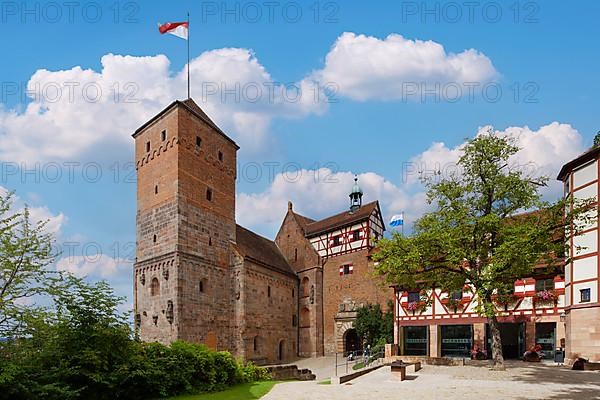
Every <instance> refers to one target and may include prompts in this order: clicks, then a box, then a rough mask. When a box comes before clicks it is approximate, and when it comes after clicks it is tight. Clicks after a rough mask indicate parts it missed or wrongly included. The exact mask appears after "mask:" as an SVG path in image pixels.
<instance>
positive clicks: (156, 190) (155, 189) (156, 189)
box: [154, 185, 158, 194]
mask: <svg viewBox="0 0 600 400" xmlns="http://www.w3.org/2000/svg"><path fill="white" fill-rule="evenodd" d="M154 194H158V185H154Z"/></svg>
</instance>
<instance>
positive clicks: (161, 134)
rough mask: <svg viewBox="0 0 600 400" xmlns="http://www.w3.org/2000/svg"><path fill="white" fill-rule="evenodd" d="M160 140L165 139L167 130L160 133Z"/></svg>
mask: <svg viewBox="0 0 600 400" xmlns="http://www.w3.org/2000/svg"><path fill="white" fill-rule="evenodd" d="M160 140H162V141H163V142H164V141H165V140H167V130H166V129H165V130H163V131H162V132H161V133H160Z"/></svg>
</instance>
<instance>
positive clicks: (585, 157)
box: [556, 146, 600, 181]
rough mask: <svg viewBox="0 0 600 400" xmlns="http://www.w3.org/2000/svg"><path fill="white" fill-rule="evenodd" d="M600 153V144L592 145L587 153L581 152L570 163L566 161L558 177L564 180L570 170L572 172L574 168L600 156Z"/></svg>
mask: <svg viewBox="0 0 600 400" xmlns="http://www.w3.org/2000/svg"><path fill="white" fill-rule="evenodd" d="M599 154H600V146H595V147H592V148H591V149H589V150H587V151H586V152H585V153H583V154H581V155H580V156H578V157H577V158H575V159H573V160H571V161H569V162H568V163H566V164H565V165H563V167H562V168H561V169H560V172H559V173H558V176H557V177H556V179H558V180H559V181H564V180H565V178H566V177H567V174H568V173H569V172H571V171H572V170H573V169H574V168H576V167H578V166H580V165H582V164H585V163H587V162H588V161H592V160H595V159H596V158H598V155H599Z"/></svg>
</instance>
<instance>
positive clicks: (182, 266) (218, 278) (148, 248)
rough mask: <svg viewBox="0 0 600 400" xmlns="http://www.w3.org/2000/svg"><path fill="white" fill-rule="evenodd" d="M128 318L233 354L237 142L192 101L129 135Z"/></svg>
mask: <svg viewBox="0 0 600 400" xmlns="http://www.w3.org/2000/svg"><path fill="white" fill-rule="evenodd" d="M133 137H134V139H135V158H136V169H137V216H136V226H137V248H136V262H135V264H134V308H135V323H136V329H137V330H138V332H139V335H140V337H141V339H142V340H144V341H158V342H162V343H170V342H172V341H174V340H178V339H182V340H187V341H191V342H202V343H205V344H207V345H208V346H209V347H211V348H217V349H229V350H231V351H233V352H235V349H236V343H235V340H234V332H233V330H234V326H233V325H234V322H233V315H234V309H233V308H234V301H235V299H234V296H233V288H232V286H233V284H232V275H231V271H230V270H231V268H230V266H231V264H232V259H231V257H232V256H231V252H230V246H231V243H232V242H235V239H236V237H235V236H236V223H235V179H236V153H237V150H238V149H239V147H238V146H237V145H236V143H235V142H234V141H233V140H231V139H230V138H229V137H227V135H225V133H223V132H222V131H221V130H220V129H219V128H218V127H217V126H216V125H215V123H214V122H213V121H212V120H211V119H210V118H209V117H208V116H207V115H206V114H205V113H204V112H203V111H202V110H201V109H200V107H198V105H197V104H196V103H195V102H194V101H193V100H191V99H188V100H185V101H175V102H173V103H171V105H169V106H168V107H167V108H165V109H164V110H163V111H161V112H160V113H159V114H158V115H156V116H155V117H153V118H152V119H150V120H149V121H148V122H146V123H145V124H144V125H143V126H141V127H140V128H139V129H138V130H137V131H136V132H135V133H134V134H133Z"/></svg>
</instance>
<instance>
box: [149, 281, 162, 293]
mask: <svg viewBox="0 0 600 400" xmlns="http://www.w3.org/2000/svg"><path fill="white" fill-rule="evenodd" d="M159 294H160V283H159V282H158V278H152V283H151V284H150V295H151V296H158V295H159Z"/></svg>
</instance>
